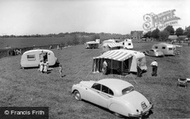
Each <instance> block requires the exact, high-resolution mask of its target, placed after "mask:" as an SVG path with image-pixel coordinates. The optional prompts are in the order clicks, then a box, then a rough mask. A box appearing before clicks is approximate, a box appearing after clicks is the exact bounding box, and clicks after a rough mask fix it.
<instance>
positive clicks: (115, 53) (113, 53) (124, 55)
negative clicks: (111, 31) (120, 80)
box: [94, 50, 133, 61]
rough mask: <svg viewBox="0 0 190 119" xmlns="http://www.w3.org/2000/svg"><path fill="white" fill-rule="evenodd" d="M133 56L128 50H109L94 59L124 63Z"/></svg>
mask: <svg viewBox="0 0 190 119" xmlns="http://www.w3.org/2000/svg"><path fill="white" fill-rule="evenodd" d="M132 56H133V54H132V53H130V52H129V51H128V50H110V51H107V52H105V53H104V54H102V55H100V56H98V57H95V58H94V59H100V58H105V59H113V60H117V61H125V60H126V59H129V58H131V57H132Z"/></svg>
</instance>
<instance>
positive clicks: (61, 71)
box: [59, 64, 63, 78]
mask: <svg viewBox="0 0 190 119" xmlns="http://www.w3.org/2000/svg"><path fill="white" fill-rule="evenodd" d="M62 73H63V67H62V65H61V64H60V65H59V76H60V78H62V77H63V75H62Z"/></svg>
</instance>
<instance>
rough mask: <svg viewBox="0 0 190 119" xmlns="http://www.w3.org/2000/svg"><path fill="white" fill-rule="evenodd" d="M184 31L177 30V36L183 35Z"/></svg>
mask: <svg viewBox="0 0 190 119" xmlns="http://www.w3.org/2000/svg"><path fill="white" fill-rule="evenodd" d="M183 31H184V30H183V29H182V28H181V27H180V28H177V29H176V33H175V34H176V35H177V36H180V35H183Z"/></svg>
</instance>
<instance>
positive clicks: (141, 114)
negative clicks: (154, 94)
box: [129, 104, 153, 117]
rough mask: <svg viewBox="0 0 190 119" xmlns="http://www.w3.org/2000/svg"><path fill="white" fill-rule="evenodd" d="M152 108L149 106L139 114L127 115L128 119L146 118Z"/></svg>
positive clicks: (151, 105)
mask: <svg viewBox="0 0 190 119" xmlns="http://www.w3.org/2000/svg"><path fill="white" fill-rule="evenodd" d="M152 108H153V104H150V106H149V107H148V108H146V109H145V110H143V111H141V112H140V113H139V114H129V117H142V116H146V115H148V114H149V112H150V110H151V109H152Z"/></svg>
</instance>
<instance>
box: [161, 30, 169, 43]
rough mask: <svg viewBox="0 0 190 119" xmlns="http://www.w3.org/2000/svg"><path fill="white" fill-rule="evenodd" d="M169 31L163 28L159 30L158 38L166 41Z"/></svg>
mask: <svg viewBox="0 0 190 119" xmlns="http://www.w3.org/2000/svg"><path fill="white" fill-rule="evenodd" d="M169 35H170V34H169V32H168V31H166V30H163V31H160V33H159V38H160V40H161V41H166V40H167V39H168V36H169Z"/></svg>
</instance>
